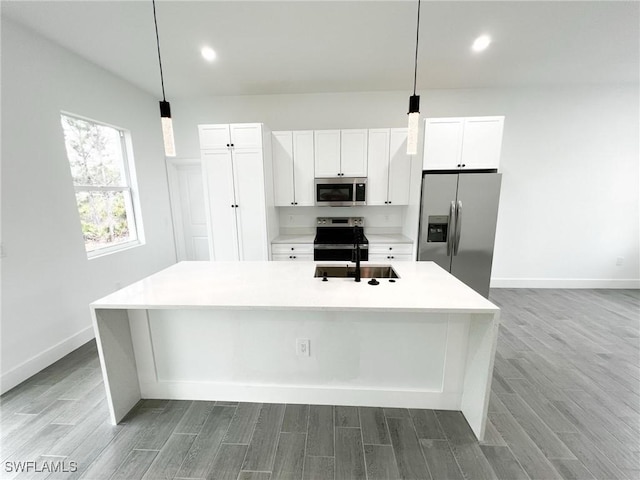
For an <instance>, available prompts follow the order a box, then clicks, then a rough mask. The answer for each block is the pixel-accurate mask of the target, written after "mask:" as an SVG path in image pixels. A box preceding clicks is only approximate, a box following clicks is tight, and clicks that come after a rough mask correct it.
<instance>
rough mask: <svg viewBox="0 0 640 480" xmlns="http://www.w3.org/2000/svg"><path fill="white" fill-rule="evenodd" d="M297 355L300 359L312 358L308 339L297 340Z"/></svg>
mask: <svg viewBox="0 0 640 480" xmlns="http://www.w3.org/2000/svg"><path fill="white" fill-rule="evenodd" d="M296 353H297V354H298V356H299V357H308V356H310V354H311V353H310V352H309V339H308V338H298V339H297V340H296Z"/></svg>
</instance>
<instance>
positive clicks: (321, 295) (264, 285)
mask: <svg viewBox="0 0 640 480" xmlns="http://www.w3.org/2000/svg"><path fill="white" fill-rule="evenodd" d="M327 263H334V264H335V263H336V262H327ZM392 265H393V267H394V269H395V270H396V272H397V273H398V275H399V277H400V278H398V279H396V281H395V282H390V281H389V280H388V279H379V281H380V284H379V285H375V286H373V285H369V284H368V283H367V281H368V279H366V278H363V279H362V281H361V282H360V283H357V282H355V281H354V280H353V279H352V278H329V279H328V281H323V279H322V278H316V277H314V271H315V267H316V263H315V262H181V263H178V264H176V265H173V266H171V267H169V268H167V269H165V270H163V271H161V272H158V273H156V274H154V275H151V276H150V277H147V278H145V279H143V280H141V281H139V282H137V283H134V284H132V285H130V286H128V287H125V288H123V289H122V290H119V291H117V292H115V293H113V294H111V295H108V296H106V297H104V298H102V299H100V300H98V301H96V302H94V303H92V304H91V312H92V318H93V323H94V328H95V333H96V340H97V344H98V351H99V354H100V362H101V366H102V372H103V376H104V380H105V386H106V390H107V400H108V404H109V410H110V414H111V420H112V422H113V423H114V424H115V423H118V422H119V421H120V420H122V418H123V417H124V416H125V415H126V414H127V412H129V410H131V408H133V406H134V405H135V404H136V403H137V402H138V401H139V400H140V399H141V398H161V399H182V400H227V401H242V402H267V403H269V402H272V403H302V404H325V405H358V406H377V407H401V408H433V409H444V410H460V411H462V413H463V414H464V415H465V417H466V419H467V421H468V423H469V425H470V426H471V428H472V429H473V431H474V432H475V434H476V436H477V437H478V439H482V438H483V437H484V425H485V420H486V414H487V408H488V401H489V392H490V387H491V377H492V370H493V359H494V355H495V347H496V337H497V332H498V321H499V309H498V308H497V307H496V306H495V305H493V304H492V303H491V302H489V301H488V300H486V299H485V298H484V297H482V296H480V295H478V294H477V293H475V292H474V291H473V290H471V289H470V288H468V287H467V286H466V285H464V284H463V283H461V282H460V281H459V280H457V279H456V278H455V277H453V276H452V275H450V274H449V273H447V272H445V271H444V270H443V269H441V268H440V267H438V266H437V265H436V264H434V263H432V262H397V263H395V264H393V263H392ZM304 347H306V348H304Z"/></svg>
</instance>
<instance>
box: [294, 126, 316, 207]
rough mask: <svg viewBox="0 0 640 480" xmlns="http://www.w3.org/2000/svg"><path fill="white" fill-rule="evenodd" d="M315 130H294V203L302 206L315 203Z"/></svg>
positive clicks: (309, 205)
mask: <svg viewBox="0 0 640 480" xmlns="http://www.w3.org/2000/svg"><path fill="white" fill-rule="evenodd" d="M314 178H315V169H314V156H313V130H307V131H299V132H293V183H294V191H295V198H294V204H295V205H297V206H301V207H312V206H313V205H315V195H314V189H315V184H314Z"/></svg>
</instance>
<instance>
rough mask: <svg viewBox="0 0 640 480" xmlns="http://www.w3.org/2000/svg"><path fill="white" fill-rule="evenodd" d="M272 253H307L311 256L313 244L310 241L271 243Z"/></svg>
mask: <svg viewBox="0 0 640 480" xmlns="http://www.w3.org/2000/svg"><path fill="white" fill-rule="evenodd" d="M271 254H272V255H274V256H275V255H285V254H286V255H298V254H307V255H311V257H313V244H312V243H272V244H271ZM311 260H313V258H311Z"/></svg>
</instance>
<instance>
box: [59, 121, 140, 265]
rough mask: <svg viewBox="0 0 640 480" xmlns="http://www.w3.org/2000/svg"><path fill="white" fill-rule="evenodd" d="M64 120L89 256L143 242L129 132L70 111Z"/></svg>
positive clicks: (69, 157) (63, 126)
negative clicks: (130, 159)
mask: <svg viewBox="0 0 640 480" xmlns="http://www.w3.org/2000/svg"><path fill="white" fill-rule="evenodd" d="M61 120H62V129H63V131H64V141H65V146H66V149H67V157H68V159H69V166H70V167H71V176H72V177H73V185H74V187H75V191H76V203H77V205H78V213H79V215H80V224H81V225H82V234H83V236H84V244H85V247H86V249H87V255H88V256H89V257H94V256H97V255H102V254H105V253H111V252H113V251H117V250H121V249H123V248H127V247H130V246H132V245H136V244H139V243H140V241H139V232H138V228H137V227H136V218H135V210H136V209H135V203H134V200H135V195H134V191H133V190H134V187H135V184H134V182H132V176H133V177H134V175H133V173H134V172H133V170H132V169H131V170H130V166H129V162H128V158H127V151H128V150H129V148H128V142H127V132H125V131H124V130H121V129H118V128H116V127H112V126H109V125H104V124H101V123H96V122H94V121H91V120H87V119H84V118H78V117H72V116H69V115H66V114H63V115H61ZM134 178H135V177H134Z"/></svg>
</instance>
